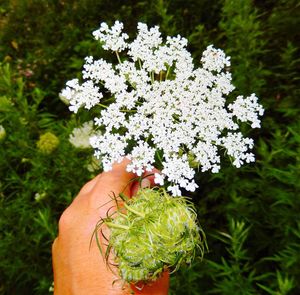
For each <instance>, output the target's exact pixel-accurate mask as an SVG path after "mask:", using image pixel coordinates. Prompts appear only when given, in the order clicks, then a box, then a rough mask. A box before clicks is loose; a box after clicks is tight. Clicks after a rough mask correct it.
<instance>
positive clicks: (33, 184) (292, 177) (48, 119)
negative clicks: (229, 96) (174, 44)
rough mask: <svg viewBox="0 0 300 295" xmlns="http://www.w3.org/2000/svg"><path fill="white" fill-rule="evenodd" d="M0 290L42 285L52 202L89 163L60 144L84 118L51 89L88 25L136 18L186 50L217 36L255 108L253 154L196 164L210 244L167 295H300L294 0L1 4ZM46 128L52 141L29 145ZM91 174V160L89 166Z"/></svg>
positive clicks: (32, 0)
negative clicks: (259, 114) (260, 108)
mask: <svg viewBox="0 0 300 295" xmlns="http://www.w3.org/2000/svg"><path fill="white" fill-rule="evenodd" d="M0 14H1V16H0V61H1V74H0V125H2V126H3V128H4V129H5V132H6V136H5V137H4V138H2V139H1V142H0V167H1V169H0V224H1V227H0V228H1V229H0V257H1V260H0V294H47V293H48V289H49V286H50V285H51V282H52V275H51V255H50V251H51V243H52V240H53V238H54V237H55V235H56V224H57V220H58V218H59V215H60V214H61V212H62V211H63V209H64V208H65V207H66V206H67V205H68V204H69V203H70V202H71V200H72V198H73V197H74V196H75V195H76V192H78V190H79V189H80V187H81V185H82V184H84V183H85V182H86V181H87V180H88V179H89V178H90V177H92V175H94V174H95V173H97V171H94V172H89V170H88V169H87V168H86V166H87V165H89V164H90V163H91V162H90V161H91V158H90V157H91V151H90V150H89V149H85V150H82V149H79V148H75V147H73V146H72V145H71V144H70V142H69V141H68V137H69V134H70V133H71V132H72V130H73V128H74V127H78V126H81V125H82V124H83V123H84V122H86V121H89V120H90V118H88V117H85V115H83V114H81V113H79V114H78V115H76V116H71V114H69V111H68V108H67V106H66V105H65V104H64V103H63V102H61V101H60V100H59V97H58V93H59V92H60V90H61V89H62V88H63V87H64V82H65V81H67V80H68V79H70V78H72V77H74V76H76V75H77V74H78V73H79V72H80V70H81V66H82V61H83V58H84V57H85V56H86V55H93V56H101V57H103V58H105V59H106V58H109V57H108V56H107V55H106V54H107V53H105V52H103V51H102V50H101V48H100V47H98V46H97V45H96V43H95V42H93V40H92V36H91V32H92V31H93V30H95V29H96V28H97V27H98V25H99V23H100V22H102V21H106V22H108V23H110V24H112V23H113V22H114V20H116V19H120V20H121V21H123V22H124V24H125V26H126V31H127V32H130V34H131V35H132V36H133V35H134V33H135V28H136V23H137V21H142V22H145V23H148V24H149V25H156V24H159V25H160V26H161V31H162V32H163V34H164V35H174V34H177V33H178V34H181V35H182V36H184V37H186V38H188V39H189V44H190V48H189V49H190V51H192V53H193V56H194V57H195V62H197V58H199V57H200V56H201V53H202V52H203V49H204V48H205V47H206V46H207V45H209V44H211V43H214V44H215V46H216V47H220V48H222V49H224V50H225V52H226V53H227V54H228V55H231V56H232V73H234V81H233V83H234V84H235V85H236V86H237V89H238V91H239V92H240V93H244V94H245V95H247V94H249V93H248V91H250V90H251V92H252V91H255V92H256V94H257V95H258V96H259V97H260V99H261V102H262V103H263V105H264V107H265V108H266V114H265V116H264V119H263V122H262V129H261V130H258V131H255V132H251V134H250V135H251V137H255V138H256V142H257V143H258V144H256V150H255V153H256V158H257V161H256V162H255V163H254V164H252V165H250V166H247V167H244V168H242V169H240V170H237V169H234V168H232V167H231V166H230V165H227V166H228V168H225V166H226V165H224V168H222V169H221V172H220V173H219V174H217V175H213V176H212V175H210V174H205V173H199V174H198V176H197V183H198V185H199V186H200V188H199V189H198V191H197V193H196V194H195V195H194V196H193V199H194V202H195V205H196V207H197V209H198V216H199V219H200V224H201V225H202V226H203V229H204V231H205V232H206V234H207V239H208V245H209V253H208V254H206V259H205V261H204V262H201V263H200V262H196V263H194V264H193V265H192V267H191V268H183V269H182V270H181V271H179V273H178V274H177V275H175V276H173V278H172V284H171V290H170V294H183V293H184V294H210V293H215V294H229V293H231V294H233V292H235V291H236V292H238V293H237V294H299V293H300V283H299V282H300V269H299V265H300V254H299V253H300V223H299V221H298V219H299V218H298V215H299V210H300V198H299V196H300V194H299V181H298V180H299V176H300V175H299V171H300V170H299V154H300V148H299V141H300V135H299V133H300V132H299V119H298V118H299V112H300V111H299V102H298V101H297V98H298V97H299V87H297V85H298V84H299V63H300V58H299V47H300V44H299V40H300V36H299V30H298V28H299V25H300V24H299V20H300V17H299V16H300V6H299V4H298V1H295V0H279V1H274V0H267V1H250V0H241V1H229V0H218V1H217V0H214V1H209V0H201V1H199V0H198V1H196V0H189V1H183V0H173V1H165V0H155V1H151V3H150V4H149V1H120V0H118V1H107V0H102V1H93V0H78V1H37V0H26V1H25V0H4V1H2V2H1V5H0ZM46 132H51V133H52V134H53V135H55V136H56V137H57V138H58V140H59V144H58V145H57V146H56V148H55V149H54V150H53V151H52V152H51V153H50V154H43V153H41V152H40V151H39V150H38V147H37V144H36V143H37V141H38V140H39V139H40V136H41V135H43V134H45V133H46ZM90 170H91V169H90Z"/></svg>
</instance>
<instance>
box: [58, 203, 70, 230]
mask: <svg viewBox="0 0 300 295" xmlns="http://www.w3.org/2000/svg"><path fill="white" fill-rule="evenodd" d="M73 222H74V218H73V214H72V211H71V209H70V207H68V208H67V209H66V210H65V211H64V212H63V213H62V215H61V216H60V218H59V221H58V232H59V234H61V233H63V232H65V231H67V230H68V229H69V228H70V227H71V226H72V224H73Z"/></svg>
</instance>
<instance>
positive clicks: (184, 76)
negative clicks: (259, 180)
mask: <svg viewBox="0 0 300 295" xmlns="http://www.w3.org/2000/svg"><path fill="white" fill-rule="evenodd" d="M122 30H123V24H122V23H121V22H119V21H116V22H115V24H114V25H113V26H112V27H111V28H109V26H108V25H107V24H106V23H102V24H101V25H100V28H99V30H97V31H95V32H94V33H93V35H94V37H95V39H96V40H99V41H100V42H101V44H102V47H103V49H105V50H110V51H114V52H115V53H116V55H117V60H118V64H117V65H114V64H111V63H109V62H107V61H105V60H103V59H99V60H95V59H94V58H93V57H91V56H89V57H87V58H86V59H85V65H84V67H83V79H84V81H83V83H82V84H80V83H79V81H78V79H74V80H71V81H69V82H68V83H67V87H66V89H64V90H63V91H62V94H63V96H64V97H65V98H66V99H68V100H69V102H70V106H69V108H70V110H71V111H73V112H75V113H76V112H77V111H78V110H79V108H81V107H84V108H86V109H88V110H89V109H91V108H93V107H94V106H100V107H101V108H102V109H100V110H99V111H98V114H97V113H96V115H95V117H94V123H95V125H96V126H99V127H100V128H101V130H103V133H101V134H94V135H93V136H91V138H90V144H91V146H92V147H93V148H94V149H95V156H96V157H97V158H101V161H102V164H103V168H104V171H109V170H111V169H112V164H113V163H114V162H120V161H122V159H123V157H127V158H129V159H130V160H131V162H130V164H128V166H127V170H128V171H132V172H134V173H136V174H137V175H142V173H143V172H146V171H150V170H151V169H153V167H157V166H160V167H162V169H161V174H158V173H155V183H157V184H160V185H163V184H167V189H168V190H169V191H170V192H171V193H172V194H173V195H180V194H181V192H180V189H181V188H184V189H186V190H188V191H194V190H195V189H196V188H197V184H196V183H195V181H194V177H195V170H194V169H193V167H198V168H199V169H201V171H208V170H210V171H211V172H213V173H217V172H218V171H219V169H220V167H221V165H220V150H221V149H223V150H224V149H225V153H226V154H227V155H229V156H230V157H231V158H232V162H233V165H234V166H236V167H240V166H241V165H243V164H244V163H250V162H253V161H254V160H255V158H254V155H253V153H251V152H250V150H251V149H252V148H253V140H252V139H250V138H245V137H243V135H242V133H241V132H240V131H239V125H238V123H239V122H246V123H249V124H250V125H251V127H252V128H259V127H260V118H259V117H260V116H262V115H263V112H264V110H263V107H262V106H261V105H260V104H259V103H258V99H257V97H256V96H255V94H252V95H250V96H249V97H245V98H244V97H243V96H238V97H237V98H236V100H234V101H233V102H232V103H230V104H228V103H227V102H226V97H227V95H229V94H230V93H231V92H232V91H233V90H234V86H233V85H232V83H231V79H232V78H231V74H230V73H229V68H230V57H227V56H226V55H225V53H224V52H223V51H222V50H221V49H216V48H214V47H213V45H210V46H208V47H207V49H206V50H205V51H204V52H203V55H202V58H201V63H202V66H201V67H199V68H195V67H194V64H193V59H192V57H191V54H190V53H189V52H188V51H187V49H186V47H187V40H186V39H185V38H182V37H181V36H179V35H178V36H176V37H170V36H168V37H167V38H166V40H165V41H164V39H163V38H162V36H161V33H160V31H159V27H158V26H155V27H153V28H148V26H147V25H146V24H143V23H139V24H138V27H137V30H138V32H137V36H136V38H135V39H134V40H132V41H129V37H128V35H127V34H125V33H122ZM119 53H121V54H122V56H121V57H122V58H121V57H120V56H119ZM126 54H127V57H126ZM121 59H122V60H123V61H122V60H121ZM91 128H92V127H91Z"/></svg>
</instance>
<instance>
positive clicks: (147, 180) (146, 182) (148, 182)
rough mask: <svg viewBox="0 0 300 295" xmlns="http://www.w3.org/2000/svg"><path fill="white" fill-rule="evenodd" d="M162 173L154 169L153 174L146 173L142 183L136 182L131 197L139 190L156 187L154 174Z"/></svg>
mask: <svg viewBox="0 0 300 295" xmlns="http://www.w3.org/2000/svg"><path fill="white" fill-rule="evenodd" d="M159 172H160V171H159V170H158V169H156V168H154V169H153V170H152V171H151V172H145V173H144V174H143V175H142V181H141V182H139V181H135V182H134V183H133V184H132V187H131V194H130V196H135V195H136V193H137V192H138V190H139V189H141V188H146V187H152V186H155V182H154V173H159Z"/></svg>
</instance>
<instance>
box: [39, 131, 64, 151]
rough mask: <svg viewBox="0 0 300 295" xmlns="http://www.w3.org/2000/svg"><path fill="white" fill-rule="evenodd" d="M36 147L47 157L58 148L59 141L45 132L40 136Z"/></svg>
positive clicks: (53, 135)
mask: <svg viewBox="0 0 300 295" xmlns="http://www.w3.org/2000/svg"><path fill="white" fill-rule="evenodd" d="M36 145H37V148H38V149H39V151H40V152H41V153H42V154H45V155H49V154H51V153H52V152H53V151H54V150H56V148H57V147H58V145H59V139H58V138H57V137H56V135H55V134H53V133H52V132H46V133H44V134H42V135H41V136H40V138H39V140H38V141H37V143H36Z"/></svg>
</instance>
